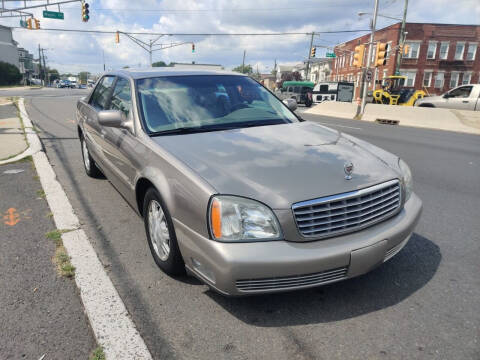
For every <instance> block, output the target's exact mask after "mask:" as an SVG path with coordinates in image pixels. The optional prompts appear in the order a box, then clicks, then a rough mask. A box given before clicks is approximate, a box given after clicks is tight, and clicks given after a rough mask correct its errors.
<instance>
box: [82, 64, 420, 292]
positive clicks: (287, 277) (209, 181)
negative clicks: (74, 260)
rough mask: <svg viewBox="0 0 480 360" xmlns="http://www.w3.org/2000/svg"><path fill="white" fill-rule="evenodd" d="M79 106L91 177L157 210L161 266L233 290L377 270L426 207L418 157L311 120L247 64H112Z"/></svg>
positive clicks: (155, 246)
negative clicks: (219, 67)
mask: <svg viewBox="0 0 480 360" xmlns="http://www.w3.org/2000/svg"><path fill="white" fill-rule="evenodd" d="M76 114H77V120H78V134H79V138H80V142H81V149H82V154H83V161H84V165H85V170H86V172H87V174H88V175H90V176H93V177H96V176H98V175H100V173H103V174H104V175H105V176H106V177H107V178H108V179H109V180H110V182H111V183H112V184H113V185H114V186H115V187H116V188H117V189H118V191H119V192H120V193H121V194H122V195H123V196H124V198H125V199H126V201H128V202H129V203H130V205H131V206H132V207H133V208H134V209H136V210H137V211H138V213H139V214H140V215H141V216H142V217H143V219H144V222H145V231H146V235H147V241H148V244H149V246H150V249H151V252H152V256H153V258H154V260H155V262H156V263H157V264H158V266H159V267H160V268H161V269H162V270H163V271H165V272H166V273H168V274H171V275H176V274H181V273H183V272H185V270H187V272H188V273H189V274H192V275H194V276H196V277H197V278H199V279H201V280H202V281H203V282H205V283H206V284H208V285H209V286H210V287H211V288H213V289H215V290H216V291H218V292H220V293H222V294H225V295H248V294H258V293H269V292H278V291H286V290H295V289H304V288H309V287H314V286H319V285H324V284H328V283H332V282H335V281H339V280H344V279H348V278H352V277H355V276H358V275H361V274H364V273H366V272H368V271H370V270H372V269H374V268H375V267H376V266H378V265H379V264H382V263H383V262H385V261H387V260H388V259H390V258H391V257H392V256H394V255H395V254H397V253H398V252H399V251H400V250H401V249H402V248H403V247H404V246H405V244H406V243H407V241H408V239H409V237H410V235H411V234H412V231H413V229H414V227H415V225H416V223H417V221H418V219H419V217H420V213H421V210H422V203H421V201H420V199H419V198H418V197H417V196H416V195H415V194H414V193H413V192H412V176H411V173H410V170H409V168H408V166H407V164H405V162H404V161H402V160H401V159H399V158H398V157H397V156H395V155H393V154H390V153H388V152H386V151H384V150H382V149H380V148H378V147H376V146H373V145H371V144H369V143H366V142H364V141H362V140H359V139H356V138H354V137H351V136H349V135H346V134H342V133H340V132H338V131H336V130H332V129H329V128H327V127H324V126H321V125H319V124H316V123H313V122H308V121H302V120H301V119H299V118H298V117H297V116H296V115H295V114H294V113H293V112H292V111H291V110H290V109H289V108H288V107H287V106H286V105H285V104H284V103H282V102H281V101H280V100H278V99H277V98H276V97H275V96H274V95H273V94H272V93H270V92H269V91H268V90H266V89H265V88H264V87H263V86H262V85H260V84H258V83H257V82H255V81H254V80H252V79H251V78H249V77H247V76H244V75H241V74H237V73H230V72H214V71H199V70H195V69H192V70H184V69H182V70H176V69H174V68H168V69H166V68H162V69H158V70H157V69H155V70H149V71H144V70H142V71H135V70H126V71H119V72H112V73H107V74H105V75H104V76H103V77H102V78H100V80H99V81H98V83H97V84H96V87H95V88H94V89H93V91H92V92H91V94H90V95H89V96H87V97H86V98H84V99H82V100H80V101H79V102H78V105H77V113H76ZM132 235H137V234H132Z"/></svg>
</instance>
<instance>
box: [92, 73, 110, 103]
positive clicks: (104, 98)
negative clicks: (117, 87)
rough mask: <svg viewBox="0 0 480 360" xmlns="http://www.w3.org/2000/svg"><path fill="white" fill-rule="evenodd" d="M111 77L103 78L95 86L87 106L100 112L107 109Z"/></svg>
mask: <svg viewBox="0 0 480 360" xmlns="http://www.w3.org/2000/svg"><path fill="white" fill-rule="evenodd" d="M114 80H115V78H114V77H113V76H105V77H104V78H103V79H102V80H101V81H100V82H99V83H98V85H97V87H96V88H95V90H94V91H93V94H92V97H91V98H90V101H89V104H90V105H92V106H93V107H94V108H95V109H97V110H99V111H101V110H105V109H106V108H107V102H108V99H109V97H110V90H112V85H113V81H114Z"/></svg>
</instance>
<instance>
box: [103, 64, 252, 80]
mask: <svg viewBox="0 0 480 360" xmlns="http://www.w3.org/2000/svg"><path fill="white" fill-rule="evenodd" d="M103 75H116V76H124V77H129V78H132V79H144V78H151V77H159V76H190V75H235V76H247V75H244V74H240V73H237V72H232V71H225V70H202V69H196V68H195V67H194V66H192V67H191V68H185V67H182V68H174V67H160V68H151V69H122V70H117V71H109V72H106V73H105V74H103Z"/></svg>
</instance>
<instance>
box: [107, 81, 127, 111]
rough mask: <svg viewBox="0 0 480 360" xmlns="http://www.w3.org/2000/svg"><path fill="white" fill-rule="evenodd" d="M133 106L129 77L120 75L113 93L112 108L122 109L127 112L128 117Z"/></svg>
mask: <svg viewBox="0 0 480 360" xmlns="http://www.w3.org/2000/svg"><path fill="white" fill-rule="evenodd" d="M131 108H132V95H131V93H130V83H129V82H128V80H127V79H124V78H120V77H119V78H118V80H117V83H116V84H115V89H114V90H113V93H112V100H111V101H110V110H120V111H122V112H123V113H124V114H125V117H127V118H128V114H129V113H130V109H131Z"/></svg>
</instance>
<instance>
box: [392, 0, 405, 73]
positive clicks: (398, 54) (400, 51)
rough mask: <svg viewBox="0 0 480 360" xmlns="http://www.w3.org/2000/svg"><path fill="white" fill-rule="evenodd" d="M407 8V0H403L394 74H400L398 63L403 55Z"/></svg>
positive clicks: (400, 62) (399, 63)
mask: <svg viewBox="0 0 480 360" xmlns="http://www.w3.org/2000/svg"><path fill="white" fill-rule="evenodd" d="M407 9H408V0H405V5H404V7H403V18H402V27H401V28H400V39H399V44H400V46H399V47H398V50H397V58H396V60H397V61H396V64H395V74H394V75H397V74H400V65H401V64H402V55H403V53H402V52H403V48H404V45H405V23H406V21H407Z"/></svg>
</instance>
